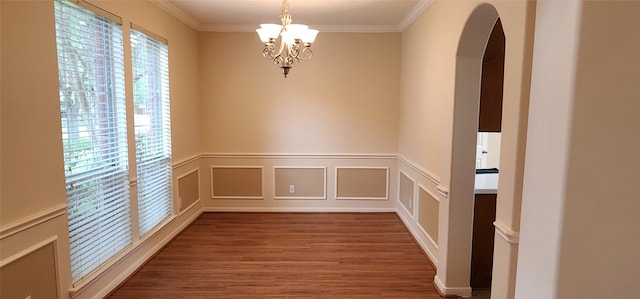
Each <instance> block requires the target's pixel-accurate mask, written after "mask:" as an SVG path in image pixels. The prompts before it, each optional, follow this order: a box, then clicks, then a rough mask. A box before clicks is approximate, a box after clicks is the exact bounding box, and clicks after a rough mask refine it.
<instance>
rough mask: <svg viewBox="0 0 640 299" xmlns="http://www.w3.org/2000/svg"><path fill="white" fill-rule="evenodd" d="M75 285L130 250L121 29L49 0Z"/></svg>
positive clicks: (91, 14)
mask: <svg viewBox="0 0 640 299" xmlns="http://www.w3.org/2000/svg"><path fill="white" fill-rule="evenodd" d="M54 3H55V4H54V5H55V23H56V43H57V49H58V68H59V70H58V75H59V82H60V110H61V120H62V140H63V147H64V148H63V152H64V167H65V177H66V190H67V203H68V216H69V238H70V249H71V271H72V279H73V282H74V284H75V283H76V282H78V281H79V280H81V279H82V278H84V277H85V276H86V275H87V274H89V273H90V272H92V271H93V270H95V269H96V268H98V267H99V266H100V265H102V264H103V263H105V262H106V261H107V260H109V259H110V258H112V257H113V256H114V255H116V254H117V253H119V252H120V251H122V250H123V249H124V248H126V247H127V246H128V245H130V244H131V243H132V240H131V218H130V202H129V181H128V177H129V175H128V168H127V167H128V161H127V131H126V115H125V92H124V59H123V40H122V27H121V25H120V24H118V23H117V22H114V21H112V20H110V19H109V18H106V17H103V16H100V15H97V14H95V13H93V12H92V11H89V10H87V9H84V8H80V7H78V6H76V5H75V4H72V3H69V2H67V1H59V0H57V1H55V2H54Z"/></svg>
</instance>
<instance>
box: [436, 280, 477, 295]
mask: <svg viewBox="0 0 640 299" xmlns="http://www.w3.org/2000/svg"><path fill="white" fill-rule="evenodd" d="M433 285H435V286H436V290H437V291H438V293H440V295H441V296H444V297H456V296H460V297H471V287H446V286H445V285H444V284H443V283H442V280H440V277H438V276H437V275H436V277H435V278H434V279H433Z"/></svg>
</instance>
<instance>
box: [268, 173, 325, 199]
mask: <svg viewBox="0 0 640 299" xmlns="http://www.w3.org/2000/svg"><path fill="white" fill-rule="evenodd" d="M273 179H274V187H273V190H274V193H275V194H274V199H327V168H326V167H284V166H276V167H274V168H273Z"/></svg>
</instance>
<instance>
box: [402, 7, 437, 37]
mask: <svg viewBox="0 0 640 299" xmlns="http://www.w3.org/2000/svg"><path fill="white" fill-rule="evenodd" d="M431 3H433V0H420V2H418V3H417V4H416V6H414V7H413V9H412V10H411V11H409V13H408V14H407V15H406V16H405V17H404V19H402V21H401V22H400V24H398V29H399V31H400V32H402V31H404V30H405V29H407V28H408V27H409V26H410V25H411V24H413V22H414V21H415V20H416V19H417V18H418V17H419V16H420V15H422V13H423V12H424V11H425V10H426V9H427V7H429V5H430V4H431Z"/></svg>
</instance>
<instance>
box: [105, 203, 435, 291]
mask: <svg viewBox="0 0 640 299" xmlns="http://www.w3.org/2000/svg"><path fill="white" fill-rule="evenodd" d="M434 275H435V270H434V269H433V267H432V265H431V264H430V262H429V261H428V260H427V257H426V256H425V255H424V253H423V252H422V251H421V249H420V248H419V247H418V245H417V244H416V242H415V240H414V239H413V238H412V237H411V235H410V234H409V233H408V232H407V231H406V228H405V227H404V225H403V224H402V222H401V221H400V219H399V218H398V216H397V215H396V214H395V213H204V214H202V215H201V216H200V217H199V218H198V219H196V220H195V221H194V222H193V223H192V224H191V225H190V226H189V227H187V228H186V229H185V230H184V231H183V232H181V233H180V234H179V235H178V236H177V237H176V238H175V239H174V240H172V241H171V242H170V243H169V244H168V245H167V246H166V247H165V248H164V249H163V250H162V251H161V252H159V253H158V254H157V255H156V256H155V257H154V258H153V259H151V260H150V261H149V262H148V263H147V264H146V265H144V266H143V267H142V268H141V269H139V271H138V272H137V273H136V274H134V275H133V276H132V277H130V278H129V279H128V280H127V281H126V282H125V283H124V284H122V285H121V286H120V287H119V288H118V289H116V290H115V291H114V292H113V293H112V294H111V295H110V297H109V298H114V299H118V298H427V299H430V298H433V299H435V298H441V297H440V296H439V295H438V293H437V291H436V290H435V288H434V287H433V285H432V281H433V277H434Z"/></svg>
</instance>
